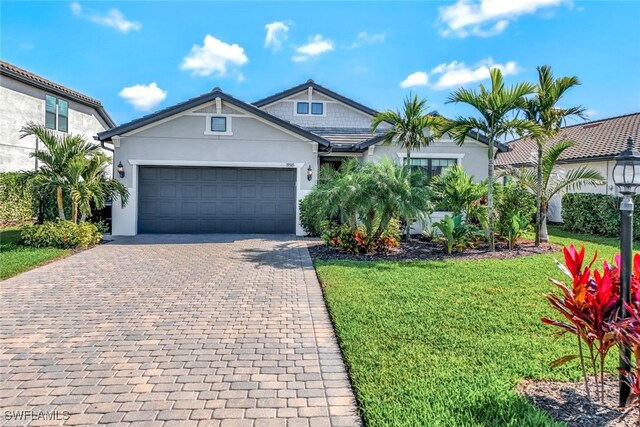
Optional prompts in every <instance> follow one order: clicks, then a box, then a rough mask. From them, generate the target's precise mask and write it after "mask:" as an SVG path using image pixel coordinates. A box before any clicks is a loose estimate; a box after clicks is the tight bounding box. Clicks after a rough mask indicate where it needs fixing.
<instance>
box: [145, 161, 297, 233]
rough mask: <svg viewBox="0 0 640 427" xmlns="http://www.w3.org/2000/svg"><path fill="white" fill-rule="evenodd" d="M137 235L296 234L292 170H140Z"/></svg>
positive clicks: (151, 167)
mask: <svg viewBox="0 0 640 427" xmlns="http://www.w3.org/2000/svg"><path fill="white" fill-rule="evenodd" d="M138 188H139V193H138V233H167V234H169V233H170V234H173V233H189V234H201V233H268V234H293V233H295V230H296V169H276V168H238V167H184V166H140V169H139V182H138Z"/></svg>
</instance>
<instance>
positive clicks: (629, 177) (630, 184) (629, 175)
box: [613, 137, 640, 407]
mask: <svg viewBox="0 0 640 427" xmlns="http://www.w3.org/2000/svg"><path fill="white" fill-rule="evenodd" d="M615 159H616V165H615V166H614V168H613V182H614V183H615V184H616V187H618V191H619V192H620V194H622V202H620V258H621V259H620V296H621V299H622V301H624V302H625V303H627V304H629V302H630V300H631V298H630V297H631V252H632V250H633V198H632V196H633V195H634V194H635V193H636V191H637V189H638V187H639V186H640V151H638V150H634V149H633V139H631V137H629V139H627V148H626V150H624V151H622V152H621V153H620V154H618V155H617V156H616V158H615ZM620 316H621V317H622V318H625V317H628V316H629V313H627V310H626V307H625V306H624V304H622V307H621V313H620ZM630 358H631V350H630V349H629V348H628V347H626V346H621V347H620V367H621V368H622V369H623V370H626V371H629V370H630V369H629V362H630ZM619 381H620V382H619V389H620V406H621V407H625V406H626V405H627V400H628V398H629V394H630V391H631V390H630V388H629V385H628V384H627V382H626V381H625V379H624V378H623V377H622V375H620V380H619Z"/></svg>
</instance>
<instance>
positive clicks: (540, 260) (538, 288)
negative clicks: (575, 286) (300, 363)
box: [316, 228, 617, 427]
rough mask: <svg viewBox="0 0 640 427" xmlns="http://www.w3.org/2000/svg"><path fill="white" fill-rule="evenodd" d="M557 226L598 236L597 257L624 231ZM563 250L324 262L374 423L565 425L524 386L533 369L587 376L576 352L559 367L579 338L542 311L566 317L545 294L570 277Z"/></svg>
mask: <svg viewBox="0 0 640 427" xmlns="http://www.w3.org/2000/svg"><path fill="white" fill-rule="evenodd" d="M551 232H552V233H553V236H552V241H553V242H556V243H561V244H569V243H576V244H579V243H580V241H581V240H587V239H588V240H589V241H587V242H586V246H587V252H588V256H589V255H592V254H593V252H594V251H595V250H597V251H598V254H599V257H600V258H601V259H604V258H606V259H608V260H612V259H613V256H614V255H615V254H616V253H617V248H616V246H615V245H617V241H616V240H615V239H602V238H591V237H589V236H578V235H570V234H568V233H564V232H561V231H560V230H558V229H555V228H552V229H551ZM561 236H562V237H561ZM554 258H558V259H560V260H562V257H561V255H559V254H555V255H535V256H529V257H522V258H516V259H509V260H473V261H460V260H450V261H416V262H406V263H398V262H389V261H378V262H354V261H318V262H317V263H316V269H317V272H318V275H319V277H320V279H321V281H322V283H323V284H324V286H325V289H324V291H325V297H326V300H327V304H328V306H329V310H330V311H331V315H332V318H333V321H334V324H335V327H336V330H337V333H338V337H339V340H340V344H341V347H342V350H343V352H344V355H345V357H346V360H347V363H348V366H349V369H350V371H351V375H352V380H353V383H354V387H355V390H356V394H357V397H358V399H359V403H360V405H361V409H362V411H363V414H364V418H365V421H366V423H367V425H368V426H372V427H373V426H419V425H423V426H432V427H435V426H447V427H449V426H514V427H515V426H518V427H519V426H560V425H563V424H560V423H556V422H554V421H553V420H552V419H551V418H549V416H547V414H545V413H544V412H542V411H540V410H538V409H537V408H535V407H534V406H533V405H531V404H530V403H528V401H527V400H526V399H524V398H522V397H520V396H519V395H518V394H517V392H516V387H517V385H518V383H519V382H520V381H521V380H522V379H523V378H531V379H556V380H567V381H569V380H574V381H575V380H579V379H580V377H581V375H580V370H579V367H578V364H577V362H576V363H569V364H567V365H565V366H563V367H560V368H556V369H551V368H549V366H548V364H549V362H550V361H552V360H555V359H557V358H559V357H560V356H563V355H565V354H573V353H574V352H575V342H574V340H575V338H573V337H569V336H567V337H563V338H561V339H555V338H554V337H553V336H552V334H553V332H555V330H554V328H552V327H551V326H547V325H544V324H542V322H540V317H542V316H545V315H552V316H554V317H556V316H555V313H554V312H553V311H552V310H551V309H550V308H549V307H548V303H547V302H546V300H545V299H544V297H543V295H544V294H545V293H547V292H548V291H550V290H552V289H554V287H553V285H552V284H551V283H549V282H548V281H547V278H548V277H550V276H553V277H555V278H558V279H564V278H563V277H562V274H561V272H560V270H558V268H557V267H556V265H555V262H554ZM600 266H601V262H600V261H598V267H600ZM615 359H616V356H615V351H613V352H612V353H611V354H610V355H609V359H608V360H609V362H610V365H609V366H610V370H611V371H612V372H613V370H614V366H615V364H616V360H615Z"/></svg>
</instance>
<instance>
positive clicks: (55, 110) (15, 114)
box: [0, 61, 115, 173]
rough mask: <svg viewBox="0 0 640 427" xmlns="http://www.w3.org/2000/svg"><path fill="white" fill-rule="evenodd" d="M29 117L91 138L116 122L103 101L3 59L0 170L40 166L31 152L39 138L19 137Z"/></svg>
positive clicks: (63, 131)
mask: <svg viewBox="0 0 640 427" xmlns="http://www.w3.org/2000/svg"><path fill="white" fill-rule="evenodd" d="M29 121H33V122H36V123H40V124H43V125H45V126H46V127H47V128H48V129H52V130H54V131H56V132H60V133H62V134H66V133H73V134H79V135H83V136H84V137H85V138H86V139H87V141H90V142H94V139H93V137H94V136H95V135H96V133H98V132H103V131H105V130H107V129H111V128H112V127H114V126H115V123H114V122H113V120H111V117H109V115H108V114H107V112H106V111H105V110H104V108H103V106H102V104H101V103H100V101H98V100H96V99H93V98H90V97H88V96H86V95H83V94H81V93H79V92H76V91H74V90H72V89H69V88H67V87H65V86H62V85H60V84H57V83H54V82H52V81H50V80H47V79H45V78H42V77H40V76H38V75H36V74H33V73H30V72H29V71H26V70H23V69H22V68H18V67H16V66H15V65H11V64H9V63H7V62H3V61H0V153H1V155H0V172H9V171H21V170H34V169H36V168H37V167H38V164H37V160H36V159H34V158H33V157H30V156H29V154H30V153H32V152H34V151H36V150H38V149H40V144H39V141H38V139H37V138H36V137H35V136H33V137H27V138H23V139H20V128H21V127H22V126H24V125H25V124H26V123H27V122H29ZM108 154H110V153H108ZM109 173H111V171H109Z"/></svg>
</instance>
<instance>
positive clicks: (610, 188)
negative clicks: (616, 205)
mask: <svg viewBox="0 0 640 427" xmlns="http://www.w3.org/2000/svg"><path fill="white" fill-rule="evenodd" d="M614 164H615V162H614V161H608V162H607V161H600V162H589V163H571V164H562V165H559V166H557V167H556V170H557V171H558V173H561V174H566V173H567V172H568V171H570V170H571V169H577V168H580V167H589V168H592V169H595V170H597V171H598V172H600V173H601V174H602V176H603V177H604V178H605V179H606V180H607V183H606V184H603V185H597V186H591V185H588V186H584V187H582V188H581V189H580V190H577V191H573V192H574V193H594V194H612V195H617V191H616V188H615V185H614V183H613V178H612V172H613V166H614ZM563 195H564V192H563V193H560V194H557V195H556V196H554V197H553V198H552V199H551V201H550V202H549V212H548V216H547V217H548V220H549V221H553V222H562V196H563Z"/></svg>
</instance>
